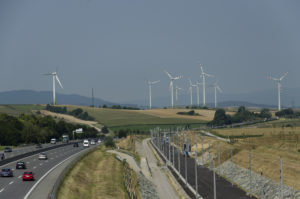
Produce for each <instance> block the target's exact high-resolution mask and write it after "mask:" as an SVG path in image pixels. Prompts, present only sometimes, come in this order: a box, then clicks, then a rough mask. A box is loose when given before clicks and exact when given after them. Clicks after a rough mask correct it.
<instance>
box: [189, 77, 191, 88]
mask: <svg viewBox="0 0 300 199" xmlns="http://www.w3.org/2000/svg"><path fill="white" fill-rule="evenodd" d="M189 83H190V86H192V80H191V79H190V78H189Z"/></svg>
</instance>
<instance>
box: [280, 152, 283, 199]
mask: <svg viewBox="0 0 300 199" xmlns="http://www.w3.org/2000/svg"><path fill="white" fill-rule="evenodd" d="M282 173H283V170H282V158H281V157H280V199H283V190H282V181H283V179H282V178H283V176H282Z"/></svg>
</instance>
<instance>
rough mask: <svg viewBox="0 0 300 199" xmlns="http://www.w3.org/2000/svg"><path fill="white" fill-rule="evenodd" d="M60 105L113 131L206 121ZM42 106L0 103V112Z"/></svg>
mask: <svg viewBox="0 0 300 199" xmlns="http://www.w3.org/2000/svg"><path fill="white" fill-rule="evenodd" d="M60 106H66V107H67V110H68V111H72V110H74V109H76V108H81V109H83V110H84V111H87V112H88V113H89V115H90V116H92V117H94V118H95V120H96V121H97V122H98V123H99V124H101V125H105V126H107V127H109V128H110V129H111V130H114V131H116V130H120V129H130V130H139V131H148V130H149V129H153V128H155V127H160V128H162V129H166V128H176V127H178V126H180V127H186V126H189V128H198V127H199V126H200V125H204V124H205V123H206V121H202V120H199V119H193V118H178V116H176V115H170V116H168V117H161V116H160V115H157V116H156V115H149V114H145V113H144V111H143V110H140V111H131V110H120V109H109V108H107V109H103V108H91V107H86V106H72V105H60ZM44 108H45V105H1V106H0V113H7V114H9V115H13V116H19V115H20V114H22V113H27V114H28V113H32V110H41V109H44ZM101 125H100V126H101ZM100 126H99V127H100Z"/></svg>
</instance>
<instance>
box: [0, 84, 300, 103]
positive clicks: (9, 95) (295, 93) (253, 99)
mask: <svg viewBox="0 0 300 199" xmlns="http://www.w3.org/2000/svg"><path fill="white" fill-rule="evenodd" d="M213 96H214V95H213V93H210V92H208V93H207V102H208V103H207V105H208V106H209V107H213V106H214V104H213V101H214V99H213ZM147 99H148V98H146V97H145V99H143V100H134V101H130V102H124V103H121V104H120V103H114V102H110V101H106V100H103V99H100V98H95V99H94V103H95V106H103V105H104V104H106V105H107V106H112V105H118V104H120V105H122V106H130V107H140V108H147V107H148V103H149V102H148V100H147ZM218 99H219V103H218V106H219V107H238V106H242V105H243V106H246V107H267V108H276V107H277V91H276V90H275V89H272V90H271V89H270V90H264V91H257V92H251V93H242V94H227V93H225V92H224V93H219V94H218ZM281 100H282V107H299V106H300V88H293V89H287V88H285V89H284V90H283V92H282V97H281ZM56 101H57V104H70V105H83V106H90V105H91V104H92V99H91V97H86V96H81V95H77V94H61V93H57V94H56ZM193 102H194V103H193V104H196V95H194V99H193ZM49 103H52V92H51V91H33V90H16V91H5V92H0V104H49ZM152 103H153V107H167V106H170V97H169V96H165V97H160V98H155V97H154V98H153V99H152ZM200 103H202V95H201V96H200ZM178 104H179V105H181V106H186V105H189V104H190V97H189V95H187V94H182V95H179V100H178Z"/></svg>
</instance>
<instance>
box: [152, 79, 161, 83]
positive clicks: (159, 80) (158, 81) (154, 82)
mask: <svg viewBox="0 0 300 199" xmlns="http://www.w3.org/2000/svg"><path fill="white" fill-rule="evenodd" d="M158 82H160V80H157V81H154V82H151V84H157V83H158Z"/></svg>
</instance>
